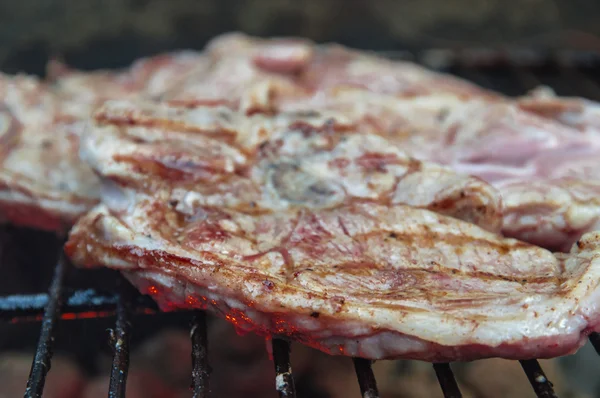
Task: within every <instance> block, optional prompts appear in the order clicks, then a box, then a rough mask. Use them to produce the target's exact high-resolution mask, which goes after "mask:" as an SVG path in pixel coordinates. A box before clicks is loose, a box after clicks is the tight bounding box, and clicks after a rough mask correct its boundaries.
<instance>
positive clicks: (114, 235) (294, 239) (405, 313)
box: [66, 101, 600, 361]
mask: <svg viewBox="0 0 600 398" xmlns="http://www.w3.org/2000/svg"><path fill="white" fill-rule="evenodd" d="M338 117H339V119H338ZM82 153H83V155H84V158H85V159H86V160H87V161H88V162H89V164H90V165H92V167H93V168H94V169H95V170H96V171H97V172H98V173H99V174H100V175H102V177H103V178H104V179H105V190H104V191H103V196H102V199H103V204H102V205H100V206H98V207H96V208H95V209H94V210H93V211H91V212H90V213H89V214H87V215H86V216H84V217H83V218H82V219H81V220H80V221H79V222H78V223H77V225H76V226H75V228H74V229H73V231H72V233H71V236H70V239H69V242H68V244H67V247H66V249H67V252H68V253H69V255H70V256H71V257H72V259H73V261H74V262H75V263H76V264H78V265H80V266H93V265H97V264H103V265H105V266H107V267H111V268H115V269H120V270H122V271H123V272H124V274H125V275H126V276H127V277H128V278H129V279H130V280H131V281H132V282H133V283H134V284H135V285H136V286H137V287H138V288H139V289H140V290H141V291H143V292H146V293H149V294H151V295H153V297H154V298H155V299H156V300H157V301H158V302H159V303H160V305H161V306H162V308H163V309H164V310H170V309H176V308H207V309H209V310H211V311H213V312H215V313H217V314H220V315H221V316H222V317H224V318H225V319H227V320H229V321H230V322H232V323H234V324H235V325H236V326H237V327H238V328H240V329H243V330H253V331H255V332H257V333H259V334H263V335H286V336H289V337H290V338H292V339H296V340H299V341H301V342H303V343H305V344H309V345H311V346H313V347H316V348H318V349H321V350H323V351H325V352H329V353H333V354H345V355H357V356H362V357H366V358H373V359H377V358H400V357H402V358H417V359H424V360H429V361H443V360H462V359H475V358H484V357H488V356H500V357H505V358H532V357H537V358H543V357H552V356H557V355H563V354H567V353H571V352H573V351H574V350H576V349H577V348H578V347H580V345H581V344H583V342H584V341H585V337H586V335H587V334H588V333H590V332H591V331H594V330H597V329H599V328H598V314H597V311H596V306H595V302H596V301H597V300H598V294H600V293H599V292H600V289H599V288H598V280H600V279H599V278H598V277H599V276H600V275H599V274H600V255H599V254H598V253H599V251H598V248H599V242H600V235H599V234H598V233H589V234H587V235H585V236H584V237H583V238H582V239H580V240H579V241H578V243H577V245H575V246H574V248H573V250H572V252H571V253H569V254H556V255H554V254H552V253H551V252H549V251H546V250H544V249H542V248H539V247H535V246H530V245H528V244H525V243H523V242H520V241H517V240H513V239H506V238H502V237H500V236H499V235H498V234H496V233H493V232H488V231H485V230H484V228H487V229H489V230H491V231H494V230H497V228H498V227H499V225H500V224H499V220H500V219H501V217H500V215H501V207H500V202H499V199H498V197H497V196H496V192H495V191H494V190H493V189H492V188H490V187H489V185H486V184H485V183H483V182H482V181H481V180H478V179H476V178H472V177H467V176H463V177H461V176H460V175H457V174H455V173H454V172H453V171H452V170H450V169H446V168H443V167H441V166H435V165H430V164H427V163H425V162H421V161H418V160H416V159H411V158H409V157H408V156H406V155H404V154H403V153H402V152H400V151H398V149H397V147H396V146H395V145H393V144H392V143H390V142H389V141H386V139H385V138H384V137H381V136H377V135H374V134H369V133H361V130H360V128H356V126H353V124H352V121H348V120H345V119H344V118H343V115H341V116H340V115H336V114H335V113H325V112H323V113H319V114H318V115H315V114H313V115H298V114H296V115H290V114H288V113H280V114H278V115H276V116H265V115H259V114H257V115H253V116H246V115H244V113H243V112H235V111H232V110H231V109H229V108H227V107H221V106H195V107H189V106H188V107H180V106H174V105H166V104H155V103H147V102H145V103H141V102H128V101H112V102H108V103H106V104H105V105H104V106H103V107H102V108H101V109H99V110H98V111H97V112H96V114H95V125H94V127H93V128H91V129H90V130H89V131H87V134H86V136H85V138H84V140H83V151H82ZM432 176H433V177H432ZM442 181H448V183H447V184H442ZM459 187H460V188H459ZM442 203H443V205H442ZM407 204H409V205H410V206H407ZM431 210H434V211H436V212H437V213H436V212H433V211H431ZM444 212H445V214H446V215H443V214H440V213H444ZM450 216H452V217H450ZM461 219H462V220H461ZM464 220H466V221H469V222H465V221H464ZM474 223H477V224H479V225H480V226H481V227H484V228H481V227H479V226H476V225H474Z"/></svg>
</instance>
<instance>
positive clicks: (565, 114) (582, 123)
mask: <svg viewBox="0 0 600 398" xmlns="http://www.w3.org/2000/svg"><path fill="white" fill-rule="evenodd" d="M518 104H519V106H520V107H521V108H522V109H525V110H527V111H528V112H532V113H536V114H538V115H540V116H543V117H546V118H548V119H553V120H556V121H558V122H559V123H562V124H564V125H566V126H570V127H573V128H575V129H577V130H578V131H580V132H582V133H587V134H596V135H600V104H599V103H598V102H595V101H590V100H587V99H584V98H574V97H567V98H565V97H558V96H557V95H556V94H555V93H554V91H553V90H552V89H550V88H548V87H538V88H537V89H535V90H533V91H532V92H531V93H529V95H527V96H524V97H521V98H519V99H518Z"/></svg>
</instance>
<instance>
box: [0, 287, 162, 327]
mask: <svg viewBox="0 0 600 398" xmlns="http://www.w3.org/2000/svg"><path fill="white" fill-rule="evenodd" d="M63 290H65V289H63ZM62 297H63V300H62V301H63V305H62V311H61V313H60V315H59V316H60V318H61V319H65V320H71V319H80V318H105V317H110V316H113V315H115V314H116V306H117V301H118V296H117V295H115V294H114V293H100V292H97V291H95V290H93V289H86V290H76V291H71V292H67V291H64V292H63V294H62ZM49 301H50V298H49V296H48V294H23V295H20V294H17V295H11V296H5V297H0V320H3V321H9V322H27V321H39V320H40V317H41V316H42V315H43V313H44V309H45V308H46V306H47V305H48V303H49ZM132 310H133V311H134V312H135V313H138V314H153V313H155V312H157V307H156V303H154V302H153V301H152V299H150V297H148V296H142V295H138V296H136V297H135V298H132Z"/></svg>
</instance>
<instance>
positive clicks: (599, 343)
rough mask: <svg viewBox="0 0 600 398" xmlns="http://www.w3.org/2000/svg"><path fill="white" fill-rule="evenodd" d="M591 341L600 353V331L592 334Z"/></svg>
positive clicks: (599, 353)
mask: <svg viewBox="0 0 600 398" xmlns="http://www.w3.org/2000/svg"><path fill="white" fill-rule="evenodd" d="M590 343H592V346H593V347H594V349H595V350H596V353H597V354H598V355H600V333H592V334H590Z"/></svg>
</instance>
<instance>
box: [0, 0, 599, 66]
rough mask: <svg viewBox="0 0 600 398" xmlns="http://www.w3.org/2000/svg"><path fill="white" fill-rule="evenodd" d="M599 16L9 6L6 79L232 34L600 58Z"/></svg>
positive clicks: (210, 0)
mask: <svg viewBox="0 0 600 398" xmlns="http://www.w3.org/2000/svg"><path fill="white" fill-rule="evenodd" d="M599 16H600V2H598V1H595V0H418V1H417V0H406V1H395V0H380V1H377V0H374V1H369V0H327V1H320V0H203V1H197V0H172V1H166V0H78V1H70V0H23V1H9V0H3V1H0V70H3V71H6V72H16V71H25V72H30V73H43V71H44V67H45V62H46V60H47V59H48V57H49V56H61V57H63V59H64V60H65V61H67V62H68V63H69V64H71V65H73V66H77V67H80V68H86V69H90V68H98V67H116V66H125V65H127V64H128V63H129V62H131V61H132V60H134V59H135V58H138V57H140V56H144V55H149V54H154V53H157V52H160V51H165V50H169V49H173V48H191V49H200V48H202V47H203V46H204V44H205V43H206V42H207V40H209V39H210V38H212V37H214V36H215V35H218V34H220V33H223V32H228V31H232V30H239V31H243V32H246V33H249V34H253V35H258V36H273V35H294V36H304V37H308V38H310V39H313V40H316V41H318V42H328V41H335V42H339V43H342V44H345V45H349V46H353V47H358V48H364V49H371V50H386V51H387V50H400V49H408V50H411V49H423V48H461V47H485V48H506V47H509V48H515V47H535V48H538V49H556V48H568V49H585V50H597V49H599V48H600V39H598V37H600V23H598V17H599Z"/></svg>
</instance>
